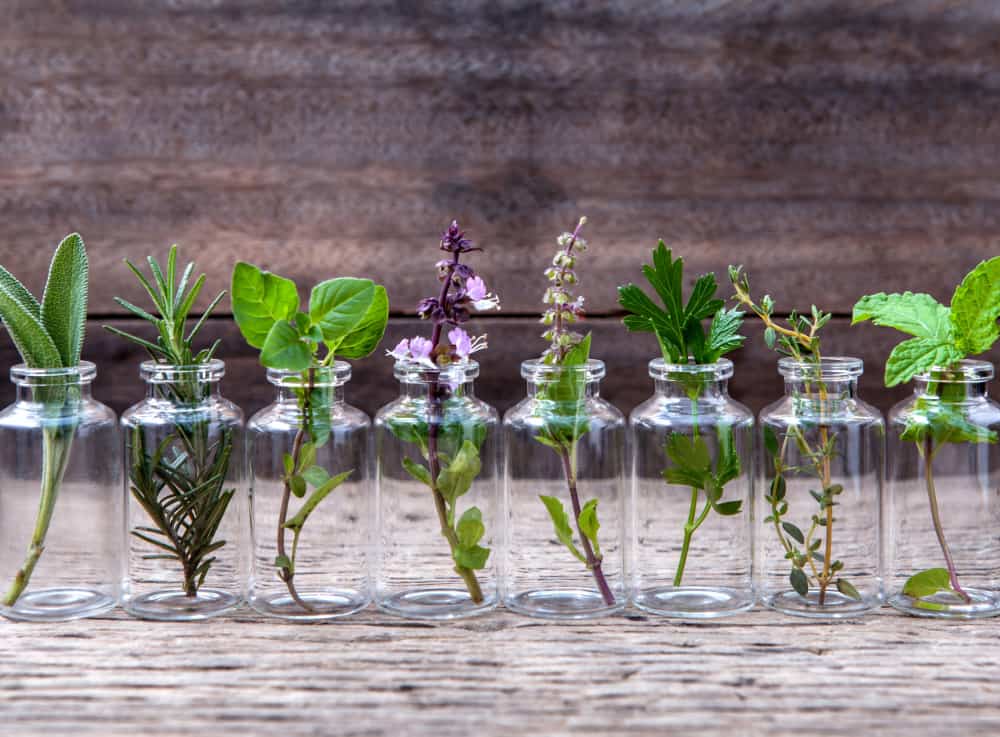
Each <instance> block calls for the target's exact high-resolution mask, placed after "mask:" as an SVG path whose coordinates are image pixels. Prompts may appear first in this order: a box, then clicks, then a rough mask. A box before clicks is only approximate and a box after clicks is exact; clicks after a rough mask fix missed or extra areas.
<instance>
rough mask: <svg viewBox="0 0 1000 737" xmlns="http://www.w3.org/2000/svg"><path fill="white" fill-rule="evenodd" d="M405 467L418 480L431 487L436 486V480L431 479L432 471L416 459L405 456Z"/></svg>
mask: <svg viewBox="0 0 1000 737" xmlns="http://www.w3.org/2000/svg"><path fill="white" fill-rule="evenodd" d="M403 468H405V469H406V472H407V473H408V474H410V475H411V476H412V477H413V478H415V479H416V480H417V481H419V482H421V483H423V484H427V486H429V487H431V488H432V489H433V488H434V482H433V481H431V472H430V471H428V470H427V469H426V468H424V467H423V466H421V465H420V464H419V463H417V462H416V461H414V460H412V459H410V458H404V459H403Z"/></svg>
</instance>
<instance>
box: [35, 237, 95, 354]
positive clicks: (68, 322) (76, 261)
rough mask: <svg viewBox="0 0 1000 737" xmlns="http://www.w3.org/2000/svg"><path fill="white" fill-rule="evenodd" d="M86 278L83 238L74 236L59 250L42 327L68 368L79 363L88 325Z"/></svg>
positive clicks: (51, 268)
mask: <svg viewBox="0 0 1000 737" xmlns="http://www.w3.org/2000/svg"><path fill="white" fill-rule="evenodd" d="M87 275H88V266H87V251H86V249H85V248H84V246H83V239H82V238H81V237H80V234H79V233H72V234H70V235H68V236H66V237H65V238H63V240H62V242H61V243H60V244H59V246H58V248H56V252H55V255H54V256H53V257H52V263H51V265H50V266H49V277H48V280H47V281H46V283H45V293H44V295H43V296H42V324H43V325H45V329H46V331H48V334H49V336H50V337H51V338H52V342H53V343H55V345H56V348H57V349H58V351H59V355H60V357H61V358H62V365H63V366H66V367H67V368H72V367H75V366H77V365H79V363H80V349H81V347H82V346H83V334H84V330H85V328H86V324H87Z"/></svg>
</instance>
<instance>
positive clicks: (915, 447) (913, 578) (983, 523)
mask: <svg viewBox="0 0 1000 737" xmlns="http://www.w3.org/2000/svg"><path fill="white" fill-rule="evenodd" d="M992 378H993V366H992V364H990V363H987V362H986V361H973V360H966V361H961V362H959V363H958V364H957V365H956V366H954V367H952V368H949V369H933V370H931V371H929V372H928V373H925V374H921V375H919V376H917V377H915V379H914V387H913V388H914V391H913V395H912V396H911V397H909V398H908V399H905V400H903V401H902V402H900V403H899V404H897V405H896V406H895V407H893V408H892V410H891V412H890V413H889V474H888V488H887V493H886V500H885V501H886V503H885V520H886V551H887V555H886V559H887V567H888V570H887V579H888V580H887V589H888V591H889V603H890V604H892V606H894V607H896V608H897V609H900V610H901V611H904V612H906V613H908V614H916V615H920V616H924V617H940V618H945V619H973V618H978V617H989V616H994V615H997V614H1000V592H998V590H997V589H998V580H997V577H998V575H1000V538H998V536H997V529H998V527H1000V442H998V440H1000V438H998V436H1000V405H998V404H997V403H996V402H995V401H993V400H992V399H990V398H989V397H988V395H987V385H988V384H989V381H990V380H991V379H992Z"/></svg>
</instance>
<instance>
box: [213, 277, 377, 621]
mask: <svg viewBox="0 0 1000 737" xmlns="http://www.w3.org/2000/svg"><path fill="white" fill-rule="evenodd" d="M231 294H232V303H233V316H234V317H235V319H236V324H237V325H238V326H239V328H240V332H241V333H242V334H243V338H244V339H245V340H246V342H247V343H249V344H250V345H251V346H252V347H254V348H258V349H259V350H260V362H261V364H262V365H264V366H266V367H268V368H273V369H285V370H288V371H295V372H299V373H300V374H301V385H300V386H298V387H295V389H294V391H295V392H296V395H297V397H298V402H299V409H300V410H301V412H302V423H301V424H300V425H299V428H298V430H297V432H296V434H295V438H294V440H293V441H292V452H291V453H286V454H285V455H284V456H283V459H282V460H283V464H284V469H283V470H284V474H283V476H282V498H281V507H280V509H279V512H278V520H277V533H276V540H277V555H276V556H275V559H274V566H275V568H276V569H277V575H278V578H280V579H281V580H282V581H283V582H284V583H285V586H286V587H287V589H288V593H289V595H290V596H291V597H292V600H293V601H294V602H295V603H296V604H298V605H299V606H300V607H301V608H302V609H303V610H305V611H307V612H311V611H313V607H311V606H310V605H309V604H308V603H307V602H306V601H305V600H303V599H302V597H301V596H300V595H299V592H298V590H297V588H296V586H295V582H294V580H295V574H296V568H295V563H296V553H297V552H298V546H299V539H300V536H301V534H302V529H303V527H304V525H305V523H306V520H307V519H308V518H309V516H310V515H311V514H312V513H313V512H314V511H315V510H316V508H317V507H318V506H319V504H320V503H321V502H323V501H324V500H325V499H326V498H327V497H329V496H330V494H331V493H332V492H333V491H334V490H335V489H336V488H337V487H338V486H340V485H341V484H342V483H343V482H344V481H346V480H347V478H348V477H349V476H350V475H351V474H352V473H353V472H354V469H350V470H347V471H343V472H341V473H339V474H336V475H331V474H330V472H329V471H328V470H327V469H325V468H323V467H322V466H320V465H319V464H317V463H316V456H317V451H318V450H319V449H320V448H321V447H323V446H324V445H325V444H326V443H327V441H328V440H329V438H330V422H331V419H330V406H331V405H330V402H331V395H330V391H329V387H325V386H317V385H316V372H317V371H318V370H321V369H324V368H328V367H330V366H332V365H333V362H334V359H335V357H337V356H339V357H342V358H364V357H365V356H367V355H369V354H370V353H371V352H372V351H374V350H375V348H376V347H377V346H378V344H379V343H380V342H381V340H382V336H383V334H384V333H385V326H386V323H387V322H388V319H389V298H388V296H387V295H386V291H385V288H384V287H382V286H381V285H378V284H375V283H374V282H373V281H371V280H370V279H355V278H351V277H340V278H337V279H329V280H327V281H324V282H320V283H319V284H317V285H316V286H315V287H313V289H312V292H311V293H310V296H309V304H308V306H307V307H306V309H305V310H300V309H299V306H300V305H299V292H298V288H297V287H296V286H295V282H293V281H291V280H289V279H285V278H284V277H281V276H278V275H276V274H272V273H270V272H268V271H264V270H262V269H260V268H258V267H257V266H254V265H252V264H248V263H245V262H242V261H241V262H239V263H237V264H236V267H235V269H234V270H233V280H232V292H231ZM323 352H325V355H321V353H323ZM310 488H311V489H312V492H311V493H310V492H309V489H310ZM307 493H308V494H309V495H308V496H306V495H307ZM293 496H294V497H295V498H297V499H304V501H303V502H302V504H301V505H300V506H299V508H298V510H297V512H296V513H295V514H291V512H290V509H289V508H290V505H291V498H292V497H293ZM289 532H291V533H292V545H291V548H290V549H289V548H288V547H287V545H286V537H287V534H288V533H289Z"/></svg>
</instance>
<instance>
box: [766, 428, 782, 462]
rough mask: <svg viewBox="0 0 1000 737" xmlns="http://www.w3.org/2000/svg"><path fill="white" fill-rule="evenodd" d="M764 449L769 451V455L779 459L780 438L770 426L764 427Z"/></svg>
mask: <svg viewBox="0 0 1000 737" xmlns="http://www.w3.org/2000/svg"><path fill="white" fill-rule="evenodd" d="M764 447H765V448H766V449H767V454H768V455H769V456H772V457H777V455H778V447H779V446H778V436H777V435H775V433H774V429H773V428H771V427H770V426H768V425H764Z"/></svg>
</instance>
